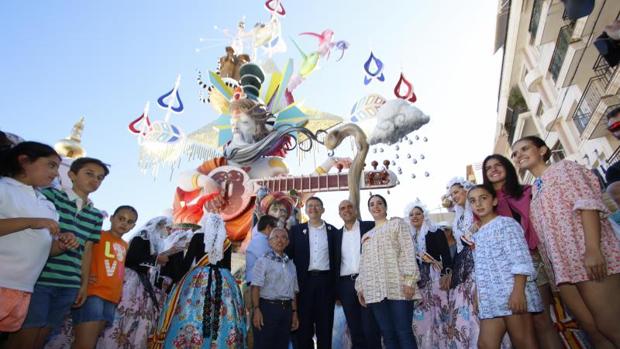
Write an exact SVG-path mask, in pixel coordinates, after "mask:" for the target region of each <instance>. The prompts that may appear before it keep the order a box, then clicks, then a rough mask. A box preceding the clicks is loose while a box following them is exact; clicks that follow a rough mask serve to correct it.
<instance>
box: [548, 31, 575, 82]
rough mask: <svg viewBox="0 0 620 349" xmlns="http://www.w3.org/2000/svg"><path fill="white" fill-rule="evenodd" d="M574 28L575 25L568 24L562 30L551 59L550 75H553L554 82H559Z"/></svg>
mask: <svg viewBox="0 0 620 349" xmlns="http://www.w3.org/2000/svg"><path fill="white" fill-rule="evenodd" d="M574 28H575V24H574V23H570V24H567V25H565V26H563V27H562V28H561V29H560V33H559V34H558V40H557V41H556V43H555V49H554V51H553V56H552V57H551V63H550V64H549V73H551V77H552V78H553V81H557V80H558V75H560V70H561V69H562V64H564V59H565V58H566V51H568V45H569V44H570V40H571V37H572V35H573V29H574Z"/></svg>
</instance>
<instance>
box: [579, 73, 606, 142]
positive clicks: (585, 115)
mask: <svg viewBox="0 0 620 349" xmlns="http://www.w3.org/2000/svg"><path fill="white" fill-rule="evenodd" d="M606 87H607V86H606V84H605V82H604V78H603V77H602V76H595V77H593V78H591V79H590V81H588V84H587V85H586V88H585V90H584V92H583V95H581V99H580V100H579V103H578V104H577V108H576V109H575V112H574V114H573V122H574V123H575V126H577V129H578V130H579V134H583V131H584V130H585V129H586V127H587V126H588V124H589V123H590V119H591V118H592V114H593V113H594V111H595V110H596V107H597V106H598V104H599V102H600V101H601V97H603V96H604V95H605V90H606Z"/></svg>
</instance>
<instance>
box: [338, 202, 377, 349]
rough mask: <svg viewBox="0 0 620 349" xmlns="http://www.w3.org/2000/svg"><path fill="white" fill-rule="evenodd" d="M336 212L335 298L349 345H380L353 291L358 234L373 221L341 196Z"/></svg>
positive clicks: (356, 348) (367, 348) (368, 348)
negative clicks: (339, 224)
mask: <svg viewBox="0 0 620 349" xmlns="http://www.w3.org/2000/svg"><path fill="white" fill-rule="evenodd" d="M338 214H339V215H340V218H342V220H343V222H344V226H343V227H342V229H340V230H338V231H337V232H336V234H335V248H334V250H335V254H334V263H335V265H336V275H338V279H337V281H336V298H337V299H338V300H340V303H341V304H342V308H343V310H344V316H345V317H346V319H347V326H348V327H349V333H351V341H352V342H353V347H352V349H381V334H380V333H379V327H378V326H377V323H376V322H375V319H374V318H373V316H372V314H371V313H370V311H369V310H368V309H367V308H365V307H362V306H361V305H360V303H359V300H358V298H357V292H356V291H355V279H356V278H357V275H358V273H359V264H360V255H361V247H362V245H361V237H362V235H364V234H365V233H366V232H368V231H369V230H371V229H372V228H374V226H375V223H374V222H372V221H371V222H366V221H361V220H359V218H358V217H357V213H356V212H355V208H354V207H353V203H351V201H349V200H343V201H342V202H340V205H338Z"/></svg>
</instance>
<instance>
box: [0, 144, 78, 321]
mask: <svg viewBox="0 0 620 349" xmlns="http://www.w3.org/2000/svg"><path fill="white" fill-rule="evenodd" d="M59 163H60V156H59V155H58V154H57V153H56V151H54V149H53V148H51V147H50V146H48V145H45V144H41V143H37V142H22V143H20V144H18V145H16V146H15V147H13V148H9V149H5V150H3V151H2V152H1V153H0V176H1V177H0V265H1V266H2V268H0V332H13V331H17V330H19V329H20V328H21V325H22V323H23V321H24V319H25V317H26V313H27V311H28V305H29V303H30V294H31V293H32V289H33V287H34V284H35V282H36V281H37V278H38V277H39V274H40V273H41V270H42V269H43V266H44V265H45V261H46V260H47V258H48V256H50V254H52V255H57V254H60V253H63V252H64V250H66V249H67V248H75V247H77V241H76V239H75V236H73V234H71V233H60V231H59V227H58V222H57V220H58V215H57V213H56V210H55V208H54V205H53V204H52V203H51V202H49V201H47V200H46V199H45V197H44V196H43V195H41V194H40V193H38V192H37V191H36V189H35V188H36V187H44V186H49V185H50V184H51V182H52V180H54V178H56V176H58V165H59Z"/></svg>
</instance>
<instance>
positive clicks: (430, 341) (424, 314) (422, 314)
mask: <svg viewBox="0 0 620 349" xmlns="http://www.w3.org/2000/svg"><path fill="white" fill-rule="evenodd" d="M405 215H406V216H408V219H409V224H410V225H411V234H412V238H413V241H414V242H415V247H416V257H417V259H418V267H419V269H420V281H418V289H419V290H420V295H421V296H422V300H421V301H420V302H418V303H417V304H416V306H415V308H414V311H413V332H414V333H415V337H416V341H417V343H418V348H429V349H435V348H445V347H447V343H446V341H445V333H446V322H445V319H447V315H448V314H447V306H448V292H447V289H448V287H449V278H450V277H451V276H452V275H451V273H452V256H451V255H450V247H449V245H448V241H447V239H446V235H445V233H444V231H443V230H441V229H439V228H437V227H436V226H435V224H434V223H433V222H432V221H431V220H430V218H429V217H428V212H427V211H426V208H425V206H424V205H423V204H422V203H421V202H420V201H416V202H413V203H411V204H409V205H408V206H407V208H406V209H405ZM442 286H444V287H443V289H442ZM445 286H447V287H445Z"/></svg>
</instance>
